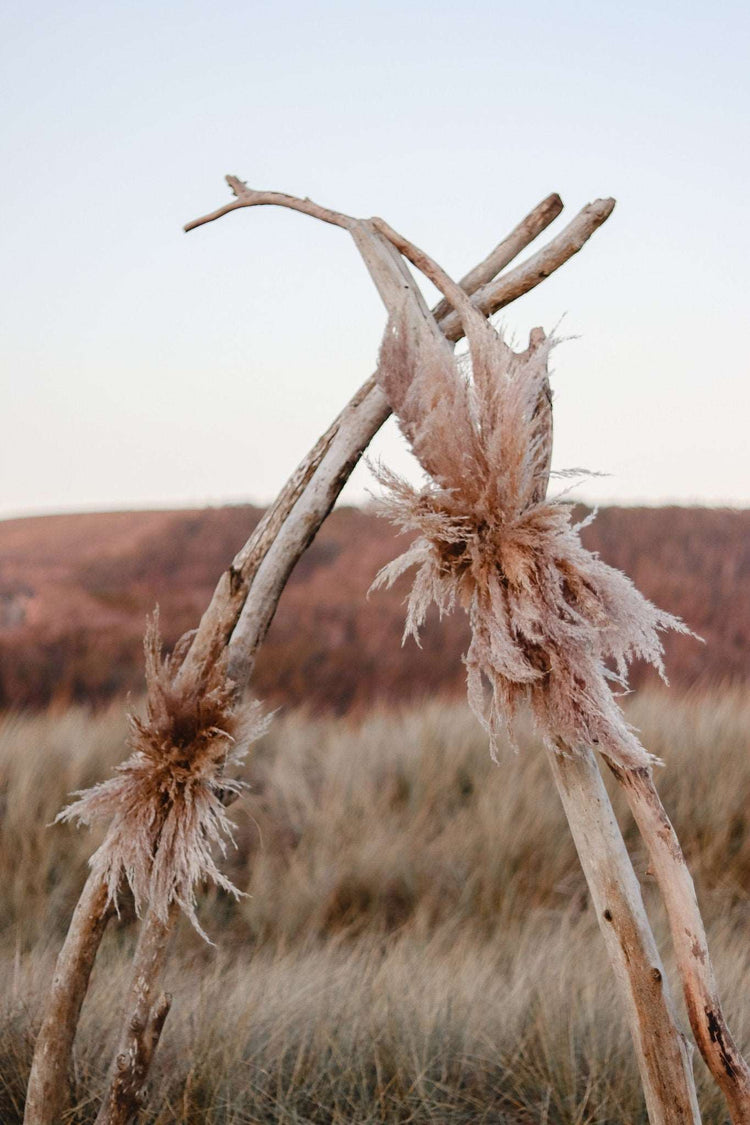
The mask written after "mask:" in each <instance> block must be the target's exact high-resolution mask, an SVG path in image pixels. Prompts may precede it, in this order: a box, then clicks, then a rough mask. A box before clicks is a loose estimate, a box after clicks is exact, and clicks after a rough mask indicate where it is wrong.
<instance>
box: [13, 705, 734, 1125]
mask: <svg viewBox="0 0 750 1125" xmlns="http://www.w3.org/2000/svg"><path fill="white" fill-rule="evenodd" d="M123 716H124V708H122V707H121V706H118V707H113V708H111V709H110V710H108V711H106V712H103V713H100V714H99V715H98V716H96V717H92V716H90V715H89V714H87V713H86V712H85V711H83V710H70V711H66V712H64V713H60V714H49V715H43V716H38V717H24V716H19V717H6V718H5V719H4V720H3V721H2V724H1V726H0V817H1V819H0V840H1V843H0V919H1V920H2V921H1V922H0V925H2V941H1V942H0V995H1V996H2V997H3V999H2V1001H0V1121H2V1123H3V1125H15V1123H16V1122H20V1121H21V1116H22V1102H23V1089H24V1085H25V1080H26V1076H27V1072H28V1066H29V1063H30V1053H31V1041H32V1037H33V1034H34V1030H35V1028H36V1026H37V1023H38V1019H39V1012H40V1003H41V998H42V995H43V991H44V988H45V985H46V982H47V980H48V979H49V974H50V972H51V968H52V964H53V960H54V954H55V952H56V950H57V948H58V945H59V942H60V940H61V936H62V934H63V932H64V928H65V925H66V924H67V920H68V917H69V914H70V911H71V908H72V905H73V902H74V900H75V897H76V896H77V893H78V890H79V889H80V886H81V883H82V881H83V878H84V872H85V864H86V859H87V856H88V854H89V853H90V850H91V848H92V846H93V844H94V842H95V840H93V839H92V838H91V836H90V835H89V834H88V833H86V832H81V831H76V830H75V829H73V828H71V827H70V826H67V825H56V826H54V827H46V826H47V825H49V824H50V822H51V821H52V820H53V818H54V816H55V814H56V813H57V812H58V811H59V809H60V807H61V806H62V805H63V804H64V803H65V800H66V797H67V794H68V793H69V792H70V791H71V790H74V789H81V788H84V787H85V786H87V785H91V784H93V783H94V782H96V781H98V780H100V779H101V778H102V777H104V776H105V775H106V774H107V773H108V771H109V768H110V766H111V765H112V764H114V763H115V762H116V761H118V760H119V759H120V758H121V757H122V754H123V745H124V737H125V721H124V717H123ZM628 716H629V718H630V719H631V720H632V721H634V722H635V723H636V725H637V726H638V727H640V729H641V731H642V734H643V738H644V742H645V745H646V746H647V747H648V749H649V750H650V751H652V752H653V753H655V754H658V755H659V756H661V757H663V758H664V759H665V761H666V762H667V768H666V769H665V770H664V771H662V772H661V774H660V779H659V780H660V787H661V790H662V793H663V796H664V801H665V804H666V806H667V808H668V810H669V811H670V812H671V813H672V814H673V816H674V819H675V822H676V826H677V829H678V832H679V833H680V836H681V838H682V840H683V842H684V844H685V847H686V850H687V852H688V854H689V858H690V861H691V864H692V867H693V871H694V873H695V874H696V878H697V882H698V887H699V893H700V895H701V900H702V904H703V905H704V908H705V913H706V916H707V919H708V922H709V930H710V938H711V941H712V946H713V950H714V956H715V960H716V963H717V968H718V970H719V974H720V977H721V980H722V988H723V992H724V995H725V997H726V1000H727V1008H728V1010H729V1015H730V1018H731V1020H732V1022H733V1023H734V1025H735V1026H736V1029H737V1033H738V1035H739V1037H740V1039H741V1041H742V1042H743V1044H744V1045H745V1046H746V1047H747V1046H748V1045H749V1041H750V1004H748V1003H746V1002H745V1003H743V1000H744V997H745V996H747V995H748V994H749V993H750V945H749V944H748V941H747V935H748V932H750V905H749V902H748V890H747V889H748V887H749V886H750V832H748V822H749V820H750V799H749V798H750V754H748V749H749V746H748V742H749V741H750V738H749V736H748V731H750V697H748V695H747V693H744V694H741V693H739V692H735V693H729V692H725V693H721V694H719V693H717V694H715V695H713V696H704V697H696V698H694V699H690V698H683V699H680V698H679V697H676V696H669V695H666V694H665V695H661V696H654V697H651V698H645V697H644V698H642V699H640V700H639V701H637V702H636V703H635V704H634V705H632V706H631V707H630V708H629V709H628ZM521 741H522V748H521V749H522V752H521V754H520V755H519V756H518V757H512V756H507V757H504V758H503V760H502V761H501V764H500V766H499V767H496V766H493V765H492V763H491V762H490V761H489V756H488V753H487V746H486V739H485V737H484V736H483V734H482V732H481V731H480V730H479V729H478V727H477V725H476V723H475V721H474V720H473V719H472V718H471V717H470V715H469V713H468V711H467V709H466V708H465V707H464V706H447V705H444V704H427V705H425V706H424V707H422V708H420V709H416V710H411V711H408V712H407V711H405V712H403V713H400V714H386V713H373V714H372V715H371V716H369V717H368V718H367V719H366V720H365V721H364V722H362V723H361V724H359V725H358V726H356V727H354V726H352V725H348V724H346V723H345V722H343V721H341V720H339V721H333V720H331V721H328V720H326V721H312V720H306V719H304V718H302V717H300V716H293V715H292V716H289V717H286V718H283V717H282V718H279V719H277V721H276V722H275V724H274V726H273V727H272V729H271V732H270V734H269V735H267V736H266V738H265V739H264V740H263V741H262V742H261V743H260V744H259V746H258V747H257V749H256V750H255V752H254V756H253V759H252V761H251V763H250V765H249V767H248V776H249V779H250V780H251V782H252V785H253V788H252V791H251V793H250V794H249V795H248V796H247V797H246V798H245V799H244V800H243V801H242V802H240V803H239V804H238V805H237V806H235V807H234V808H233V810H232V815H233V819H234V820H235V822H236V823H237V825H238V843H239V847H238V851H237V852H236V853H233V854H232V855H231V856H230V858H229V861H228V863H227V866H226V871H227V874H228V875H229V876H230V877H231V879H232V881H233V882H235V883H236V884H237V885H238V886H239V887H240V888H241V889H243V890H245V891H247V892H249V894H250V896H251V897H249V898H244V899H242V900H240V902H234V900H233V899H232V898H231V897H230V896H228V895H226V894H225V893H224V892H222V891H220V890H218V891H217V890H214V891H211V892H210V893H209V894H207V896H206V898H205V899H204V902H203V905H202V907H201V909H200V911H199V913H200V917H201V922H202V924H203V925H204V926H205V928H206V929H207V931H208V933H209V935H210V936H211V937H212V938H213V939H214V940H215V941H216V942H217V944H218V949H215V950H214V949H210V948H208V947H206V946H205V944H204V943H202V942H201V941H200V939H199V938H198V937H197V936H196V935H195V933H194V932H193V931H192V929H191V927H190V926H189V925H188V924H187V923H186V922H185V923H183V924H182V925H181V928H180V930H179V933H178V935H177V939H176V947H175V950H174V956H173V958H172V960H171V965H170V969H169V977H170V980H169V982H168V985H169V986H170V987H171V988H172V990H173V991H174V993H175V1005H174V1008H173V1010H172V1013H171V1015H170V1017H169V1021H168V1023H167V1029H166V1032H165V1036H164V1040H163V1043H162V1047H161V1048H160V1055H159V1059H158V1062H157V1067H156V1071H155V1074H154V1087H153V1099H152V1108H151V1110H150V1111H149V1113H148V1114H146V1115H145V1118H144V1120H145V1121H148V1122H151V1123H156V1122H159V1123H160V1125H166V1123H168V1122H169V1123H172V1122H191V1123H192V1122H196V1123H197V1122H201V1123H204V1122H205V1123H212V1125H213V1123H215V1125H219V1123H222V1125H223V1123H228V1125H229V1123H232V1125H235V1123H236V1125H239V1123H250V1122H271V1121H280V1122H289V1123H299V1125H302V1123H303V1122H311V1123H312V1122H316V1123H317V1122H320V1123H323V1122H338V1123H341V1125H344V1123H355V1122H356V1123H363V1125H364V1123H366V1122H372V1123H374V1122H391V1121H393V1122H404V1123H405V1122H412V1123H415V1125H416V1123H421V1122H444V1123H446V1125H452V1123H456V1125H457V1123H459V1122H461V1123H463V1122H469V1121H471V1122H497V1123H500V1122H507V1123H508V1125H518V1123H521V1122H527V1123H536V1122H545V1123H547V1125H553V1123H559V1125H563V1123H565V1125H567V1123H570V1125H573V1123H578V1125H594V1123H597V1125H604V1123H610V1125H615V1123H617V1125H623V1123H631V1122H633V1123H636V1122H643V1121H645V1116H644V1113H643V1110H642V1108H641V1099H640V1096H639V1090H638V1082H637V1076H636V1074H635V1071H634V1063H633V1060H632V1057H631V1051H630V1046H629V1042H628V1039H627V1033H626V1032H625V1031H624V1029H623V1025H622V1019H621V1017H620V1012H619V1008H618V1006H617V1000H616V997H614V995H613V988H612V982H611V977H610V972H609V969H608V966H607V964H606V962H605V959H604V956H603V950H602V947H601V942H600V941H599V937H598V933H597V929H596V923H595V920H594V919H593V917H592V915H591V912H590V910H589V909H588V907H587V901H586V894H585V887H584V884H583V880H582V877H581V875H580V873H579V870H578V867H577V863H576V859H575V855H574V852H573V849H572V845H571V844H570V841H569V839H568V835H567V829H566V826H565V823H564V820H563V817H562V813H561V810H560V808H559V804H558V800H557V797H556V794H555V792H554V789H553V786H552V783H551V779H550V778H549V776H548V774H547V767H546V763H545V761H544V758H543V755H542V754H541V753H540V748H539V746H537V745H535V744H534V740H533V739H532V738H531V737H530V736H529V735H528V734H526V735H525V736H524V735H523V733H522V738H521ZM620 811H622V810H620ZM622 822H623V824H624V825H625V826H626V830H627V835H628V840H629V842H630V843H632V844H635V838H634V834H633V829H632V825H631V823H630V821H629V819H628V817H627V816H626V814H625V813H624V812H623V814H622ZM635 851H636V856H637V866H638V869H639V871H640V872H641V873H642V874H643V867H644V861H643V858H642V854H641V852H640V850H639V849H638V848H637V844H636V846H635ZM645 885H646V891H647V896H648V901H649V903H652V902H653V901H654V890H653V887H651V886H650V885H649V880H648V878H647V877H646V878H645ZM123 907H124V909H123V916H122V919H121V921H120V922H119V923H118V924H116V925H115V926H113V927H112V929H111V931H110V932H109V933H108V935H107V937H106V939H105V943H104V946H103V950H102V955H101V959H100V960H101V963H100V964H99V965H98V966H97V969H96V972H95V979H94V982H93V987H92V993H91V996H90V998H89V1001H88V1002H87V1004H86V1006H85V1009H84V1018H83V1023H82V1027H81V1032H80V1036H79V1043H78V1049H77V1056H76V1068H75V1074H74V1095H75V1104H76V1108H75V1110H74V1112H73V1113H72V1114H71V1116H70V1117H69V1119H68V1121H69V1125H78V1123H84V1122H90V1121H93V1118H94V1116H95V1109H96V1101H95V1098H96V1094H97V1092H98V1091H99V1090H101V1088H102V1077H103V1073H104V1070H105V1068H106V1065H107V1062H108V1060H109V1058H110V1057H111V1048H112V1045H113V1032H114V1029H115V1025H116V1020H115V1019H114V1018H113V1006H114V1004H115V1003H116V998H117V997H118V996H119V995H120V994H121V989H120V985H121V983H122V981H123V980H124V975H125V973H126V971H127V958H128V955H129V952H130V951H131V950H132V945H133V940H134V936H135V929H134V926H133V920H132V907H130V906H129V905H128V904H127V903H126V902H125V903H123ZM655 916H656V918H657V923H658V925H657V928H658V929H659V933H660V935H662V936H663V933H664V927H663V925H662V924H661V920H660V918H659V915H658V912H657V913H656V915H655ZM667 960H669V958H667ZM696 1069H697V1070H698V1071H699V1084H700V1089H701V1099H702V1106H703V1111H704V1120H705V1122H706V1123H707V1125H719V1123H720V1122H724V1120H725V1116H724V1115H723V1114H722V1110H721V1106H720V1103H719V1101H718V1099H717V1097H716V1096H715V1095H714V1094H713V1093H712V1091H711V1089H710V1085H709V1082H708V1080H707V1079H706V1078H705V1073H704V1071H703V1067H702V1064H700V1063H697V1064H696Z"/></svg>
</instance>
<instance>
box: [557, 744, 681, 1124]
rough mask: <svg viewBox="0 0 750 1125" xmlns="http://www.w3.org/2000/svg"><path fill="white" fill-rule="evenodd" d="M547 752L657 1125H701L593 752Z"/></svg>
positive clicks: (678, 1034)
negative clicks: (622, 998) (624, 1008)
mask: <svg viewBox="0 0 750 1125" xmlns="http://www.w3.org/2000/svg"><path fill="white" fill-rule="evenodd" d="M562 751H563V752H561V753H555V752H554V751H553V750H549V751H548V758H549V762H550V766H551V767H552V774H553V776H554V779H555V784H556V785H557V789H558V792H559V794H560V797H561V799H562V803H563V806H564V808H565V815H566V816H567V818H568V823H569V824H570V830H571V833H572V834H573V839H574V841H575V845H576V850H577V852H578V856H579V859H580V861H581V866H582V867H583V871H584V874H585V876H586V882H587V883H588V887H589V891H590V893H591V899H592V901H593V904H594V908H595V910H596V917H597V921H598V923H599V928H600V929H601V932H602V935H603V937H604V942H605V944H606V946H607V952H608V954H609V959H610V962H611V964H612V968H613V969H614V973H615V977H616V978H617V983H618V985H619V989H620V993H621V994H622V996H623V997H624V999H625V1006H626V1010H627V1015H628V1022H629V1023H630V1030H631V1033H632V1036H633V1040H634V1043H635V1046H636V1056H637V1059H638V1066H639V1069H640V1073H641V1081H642V1083H643V1090H644V1093H645V1097H646V1106H647V1109H648V1117H649V1121H650V1122H651V1125H688V1123H690V1125H695V1123H697V1122H700V1113H699V1111H698V1104H697V1101H696V1098H695V1086H694V1082H693V1072H692V1065H691V1057H690V1056H691V1051H692V1048H691V1046H690V1045H689V1044H688V1042H687V1040H686V1039H685V1037H684V1035H683V1034H682V1032H681V1031H680V1029H679V1027H678V1025H677V1020H676V1017H675V1014H674V1005H673V1002H672V998H671V996H670V993H669V986H668V983H667V979H666V977H665V975H664V968H663V965H662V963H661V960H660V958H659V952H658V950H657V948H656V942H655V941H654V937H653V934H652V932H651V927H650V925H649V921H648V918H647V916H646V911H645V908H644V905H643V898H642V896H641V889H640V886H639V884H638V880H637V878H636V876H635V872H634V871H633V866H632V864H631V862H630V858H629V856H628V853H627V849H626V847H625V843H624V841H623V838H622V834H621V832H620V829H619V826H618V824H617V820H616V819H615V815H614V812H613V811H612V806H611V804H610V800H609V797H608V795H607V791H606V789H605V788H604V783H603V781H602V778H601V774H600V773H599V767H598V765H597V763H596V759H595V758H594V755H593V753H592V752H591V751H590V750H588V751H577V752H575V753H571V752H567V750H566V748H562Z"/></svg>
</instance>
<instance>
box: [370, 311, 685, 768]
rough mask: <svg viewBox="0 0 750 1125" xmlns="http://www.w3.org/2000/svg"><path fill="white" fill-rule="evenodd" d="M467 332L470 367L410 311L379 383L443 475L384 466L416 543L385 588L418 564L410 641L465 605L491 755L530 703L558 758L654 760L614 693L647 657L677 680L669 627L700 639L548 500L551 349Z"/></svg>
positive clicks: (386, 503)
mask: <svg viewBox="0 0 750 1125" xmlns="http://www.w3.org/2000/svg"><path fill="white" fill-rule="evenodd" d="M467 337H468V339H469V344H470V360H471V367H470V371H469V370H464V369H463V368H462V364H461V362H460V361H459V360H457V359H456V357H455V356H454V354H453V351H452V349H451V347H450V345H449V344H448V343H447V341H445V340H444V339H443V338H442V337H440V336H438V335H437V334H436V333H430V332H428V331H427V329H426V328H425V327H424V325H423V324H422V323H421V322H417V321H415V320H414V319H412V320H410V319H409V318H408V317H407V316H406V314H405V313H404V314H403V315H402V316H400V317H397V318H395V319H394V320H393V321H392V322H391V324H390V325H389V328H388V331H387V332H386V335H385V338H384V341H383V345H382V349H381V354H380V374H379V379H380V382H381V384H382V386H383V389H384V390H385V392H386V394H387V395H388V398H389V401H390V404H391V406H392V407H393V410H394V411H395V412H396V413H397V415H398V417H399V421H400V425H401V429H402V430H403V432H404V434H405V435H406V437H407V439H408V440H409V442H410V444H411V446H412V449H413V451H414V453H415V454H416V456H417V458H418V460H419V461H420V463H421V465H422V467H423V468H424V469H425V471H426V473H427V475H428V478H429V479H428V481H427V483H426V484H425V486H424V487H423V488H421V489H415V488H412V486H411V485H410V484H408V483H407V482H406V481H404V480H402V479H400V478H398V477H396V476H395V475H394V474H392V473H390V472H389V471H388V470H385V469H382V468H381V469H379V470H377V475H378V476H379V479H380V481H381V482H382V483H383V484H384V486H385V489H386V495H385V497H384V499H383V500H382V501H381V505H380V506H381V510H383V511H384V513H385V514H386V515H387V516H388V517H389V518H390V519H391V520H392V521H393V522H394V523H396V524H397V525H398V526H400V527H401V528H402V529H405V530H412V531H416V532H418V538H417V539H416V540H415V541H414V543H413V544H412V545H411V547H410V548H409V550H408V551H407V552H406V553H405V554H403V555H401V556H400V557H399V558H397V559H395V560H394V561H393V562H392V563H390V564H389V565H388V566H386V567H385V568H384V569H383V570H382V571H381V572H380V573H379V575H378V576H377V578H376V580H375V583H374V585H375V586H378V585H382V584H386V585H390V584H391V583H392V582H393V581H394V580H395V579H396V578H397V577H398V575H400V574H401V573H403V572H404V571H405V570H408V569H409V568H411V567H414V566H416V567H417V568H418V569H417V574H416V577H415V579H414V584H413V587H412V590H411V593H410V595H409V599H408V615H407V619H406V628H405V634H404V635H405V637H406V636H407V635H409V634H412V635H414V636H415V638H416V637H418V632H419V628H420V626H421V625H422V623H423V622H424V619H425V615H426V612H427V609H428V607H429V606H430V605H431V604H432V603H434V604H435V605H436V606H437V607H438V610H439V611H440V613H441V615H442V614H443V613H446V612H448V611H450V610H451V609H453V607H454V606H455V604H456V603H458V604H460V605H461V606H463V608H464V609H465V610H466V612H467V613H468V616H469V621H470V624H471V631H472V639H471V644H470V646H469V650H468V652H467V654H466V656H465V663H466V668H467V681H468V697H469V702H470V704H471V706H472V708H473V710H474V711H475V712H476V714H477V715H478V716H479V717H480V719H481V721H482V722H483V723H484V725H485V726H486V727H487V729H488V731H489V734H490V740H491V750H492V754H493V757H495V756H496V750H497V734H498V729H499V726H500V724H501V723H502V724H503V725H504V726H506V727H508V726H509V724H510V721H511V719H512V716H513V714H514V712H515V711H516V709H517V708H518V706H519V704H521V703H522V702H528V703H529V704H530V706H531V709H532V711H533V714H534V716H535V718H536V720H537V722H538V724H539V727H540V729H541V731H542V733H543V736H544V738H545V740H546V741H547V742H548V743H549V744H551V745H553V746H554V747H556V748H558V749H559V748H560V747H561V745H562V744H564V745H565V746H567V747H570V748H572V749H575V748H576V747H577V746H581V745H594V746H596V747H597V748H598V749H600V750H601V751H602V752H604V753H606V754H607V755H608V756H609V757H611V758H612V759H613V760H615V761H617V762H620V763H622V764H623V765H626V766H643V765H648V764H650V763H651V762H652V761H653V759H652V758H651V757H650V755H649V754H648V753H647V752H646V750H645V749H644V748H643V746H642V745H641V743H640V742H639V740H638V738H637V736H636V734H635V732H634V731H633V730H632V728H631V727H630V726H629V725H628V723H627V722H626V721H625V719H624V717H623V714H622V712H621V710H620V708H619V706H618V704H617V702H616V699H615V697H614V695H613V691H612V687H611V685H612V684H613V682H614V684H616V685H619V686H620V687H622V688H624V687H626V686H627V679H626V678H627V670H628V664H629V662H630V661H631V660H632V659H633V658H634V657H639V658H641V659H643V660H647V661H649V662H650V663H651V664H653V665H654V666H655V667H656V668H657V669H658V671H659V672H660V674H661V675H662V676H663V674H664V673H663V666H662V651H663V649H662V644H661V640H660V638H659V635H658V630H661V629H676V630H678V631H679V632H688V631H689V630H687V628H686V626H685V625H684V624H683V623H682V622H681V621H680V620H679V619H678V618H675V617H673V616H671V615H670V614H668V613H663V612H662V611H661V610H659V609H657V608H656V607H655V606H653V605H652V604H651V602H649V601H647V600H646V599H645V598H644V597H643V596H642V595H641V594H640V593H639V592H638V591H637V590H636V588H635V587H634V586H633V584H632V582H631V581H630V580H629V579H628V578H626V576H625V575H624V574H622V573H621V572H620V571H618V570H614V569H613V568H612V567H609V566H607V565H606V564H605V563H603V562H602V561H601V560H600V559H599V558H598V557H597V556H596V555H594V554H592V553H591V552H589V551H587V550H586V549H585V548H584V547H583V545H582V543H581V541H580V538H579V534H578V532H579V527H580V525H574V524H573V523H572V522H571V511H570V505H569V504H567V503H563V502H562V501H561V500H559V499H558V500H556V499H550V498H547V497H546V491H547V482H548V477H549V464H550V457H551V445H552V423H551V419H552V412H551V405H550V395H549V383H548V375H547V360H548V355H549V350H550V347H551V342H550V341H549V340H537V341H536V346H533V347H530V348H529V350H528V351H526V352H524V353H516V352H514V351H513V350H512V349H511V348H510V347H509V346H508V345H507V344H506V343H505V341H504V340H503V338H502V336H501V335H500V334H499V333H498V332H497V331H496V330H495V329H494V328H492V326H491V325H489V324H488V323H487V322H483V324H482V325H477V324H474V326H473V328H472V329H471V330H470V331H467ZM484 678H486V679H487V681H488V682H489V684H490V686H491V689H492V697H491V704H490V709H489V714H488V715H487V714H485V701H484V690H483V679H484Z"/></svg>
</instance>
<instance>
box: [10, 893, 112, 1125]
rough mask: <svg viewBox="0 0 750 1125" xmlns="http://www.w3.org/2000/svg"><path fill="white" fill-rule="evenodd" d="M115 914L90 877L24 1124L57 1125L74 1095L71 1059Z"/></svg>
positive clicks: (58, 975) (40, 1039) (45, 1027)
mask: <svg viewBox="0 0 750 1125" xmlns="http://www.w3.org/2000/svg"><path fill="white" fill-rule="evenodd" d="M111 914H112V907H111V906H108V905H107V888H106V886H105V885H104V883H103V882H102V881H101V879H98V878H97V877H96V876H94V875H93V874H92V875H89V877H88V879H87V880H86V883H85V885H84V888H83V890H82V891H81V897H80V898H79V900H78V904H77V905H76V908H75V910H74V911H73V917H72V919H71V922H70V926H69V928H68V933H67V935H66V938H65V942H64V944H63V947H62V949H61V950H60V953H59V956H58V958H57V964H56V965H55V974H54V976H53V978H52V985H51V988H50V992H49V996H48V998H47V1005H46V1009H45V1013H44V1019H43V1020H42V1026H41V1028H40V1029H39V1034H38V1036H37V1040H36V1044H35V1046H34V1060H33V1063H32V1067H31V1074H30V1077H29V1084H28V1089H27V1092H26V1109H25V1115H24V1121H25V1122H28V1123H33V1125H37V1123H41V1122H44V1123H45V1125H47V1123H49V1125H53V1123H54V1122H57V1121H59V1119H60V1112H61V1107H62V1106H63V1105H64V1104H65V1102H66V1100H67V1095H68V1080H69V1070H70V1056H71V1052H72V1050H73V1040H74V1038H75V1033H76V1028H77V1026H78V1020H79V1018H80V1015H81V1006H82V1004H83V1000H84V997H85V995H86V990H87V989H88V985H89V978H90V976H91V970H92V969H93V967H94V961H95V960H96V955H97V952H98V950H99V944H100V942H101V939H102V936H103V934H104V931H105V929H106V927H107V923H108V921H109V919H110V916H111Z"/></svg>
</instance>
